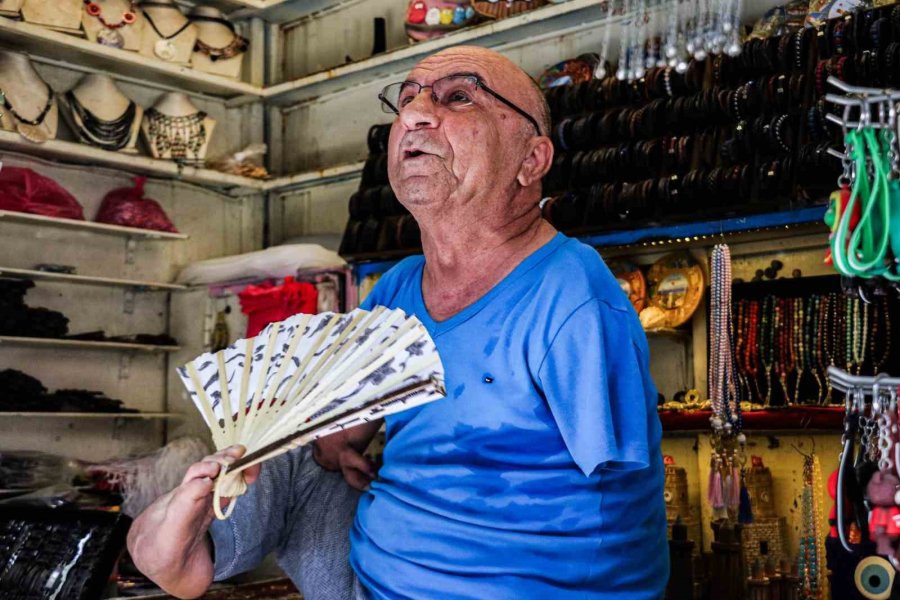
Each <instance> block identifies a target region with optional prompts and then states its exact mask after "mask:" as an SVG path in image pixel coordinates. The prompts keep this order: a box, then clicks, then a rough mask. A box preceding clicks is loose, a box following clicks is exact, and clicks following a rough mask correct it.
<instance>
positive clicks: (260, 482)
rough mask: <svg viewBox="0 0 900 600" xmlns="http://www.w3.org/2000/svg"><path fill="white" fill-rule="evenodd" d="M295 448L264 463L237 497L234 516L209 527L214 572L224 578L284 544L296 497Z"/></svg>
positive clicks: (236, 572) (247, 568) (258, 561)
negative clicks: (243, 491) (253, 478)
mask: <svg viewBox="0 0 900 600" xmlns="http://www.w3.org/2000/svg"><path fill="white" fill-rule="evenodd" d="M298 458H299V457H298V456H297V454H296V451H294V452H288V453H287V454H282V455H281V456H278V457H275V458H273V459H271V460H267V461H265V462H264V463H262V471H261V472H260V475H259V478H258V479H257V480H256V482H254V483H253V484H252V485H250V486H249V487H248V489H247V493H246V494H244V495H243V496H240V497H239V498H237V505H236V506H235V508H234V512H233V513H232V515H231V516H230V517H229V518H228V519H225V520H224V521H220V520H218V519H214V520H213V522H212V524H211V525H210V528H209V534H210V537H211V538H212V542H213V549H214V557H215V565H214V566H215V574H214V579H215V580H216V581H221V580H223V579H227V578H229V577H233V576H234V575H237V574H239V573H244V572H246V571H250V570H251V569H254V568H256V567H257V566H259V564H260V563H261V562H262V560H263V559H264V558H265V557H266V556H267V555H268V554H269V553H270V552H272V551H274V550H276V549H277V548H279V547H280V546H281V544H282V543H283V541H284V540H283V538H282V536H283V534H284V533H285V532H286V531H288V530H289V529H290V528H289V527H288V526H287V520H288V516H289V515H290V513H291V510H292V504H293V502H292V499H293V498H294V496H295V494H294V490H293V487H294V482H293V471H294V470H295V465H294V463H295V462H296V461H297V460H298Z"/></svg>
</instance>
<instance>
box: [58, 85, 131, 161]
mask: <svg viewBox="0 0 900 600" xmlns="http://www.w3.org/2000/svg"><path fill="white" fill-rule="evenodd" d="M66 99H67V100H68V101H69V106H71V107H72V116H73V117H74V119H73V120H74V121H75V125H76V128H75V129H76V133H77V134H78V137H79V138H81V141H82V142H84V143H85V144H90V145H92V146H97V147H99V148H103V149H104V150H113V151H115V150H121V149H122V148H124V147H125V146H127V145H128V142H129V141H130V140H131V132H132V129H133V126H134V119H135V115H136V114H137V105H136V104H135V103H134V102H132V101H129V102H128V108H126V109H125V112H123V113H122V115H121V116H119V117H118V118H116V119H113V120H111V121H107V120H105V119H101V118H100V117H98V116H97V115H95V114H94V113H92V112H91V111H90V110H88V109H87V108H85V107H84V105H82V104H81V102H79V101H78V98H77V97H76V96H75V94H74V93H72V91H71V90H69V91H68V92H66Z"/></svg>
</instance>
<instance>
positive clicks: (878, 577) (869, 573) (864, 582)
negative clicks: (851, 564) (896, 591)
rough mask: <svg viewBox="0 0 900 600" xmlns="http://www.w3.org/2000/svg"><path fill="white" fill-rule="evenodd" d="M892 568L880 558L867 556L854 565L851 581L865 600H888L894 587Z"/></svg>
mask: <svg viewBox="0 0 900 600" xmlns="http://www.w3.org/2000/svg"><path fill="white" fill-rule="evenodd" d="M894 575H895V571H894V567H892V566H891V564H890V563H889V562H888V561H886V560H885V559H884V558H882V557H880V556H868V557H866V558H864V559H863V560H861V561H860V562H859V564H858V565H856V572H855V573H854V574H853V581H854V583H855V584H856V589H857V590H859V593H860V594H862V596H863V598H866V599H867V600H888V599H889V598H890V597H891V589H892V588H893V586H894Z"/></svg>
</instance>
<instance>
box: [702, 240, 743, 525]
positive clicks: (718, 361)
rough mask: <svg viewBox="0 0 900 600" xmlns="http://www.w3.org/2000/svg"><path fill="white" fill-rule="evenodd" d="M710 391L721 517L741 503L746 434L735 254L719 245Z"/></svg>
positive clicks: (715, 499) (714, 494)
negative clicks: (738, 352)
mask: <svg viewBox="0 0 900 600" xmlns="http://www.w3.org/2000/svg"><path fill="white" fill-rule="evenodd" d="M710 263H711V264H710V272H711V275H712V276H711V282H710V325H709V332H710V348H709V349H710V352H709V355H710V359H709V393H710V400H711V403H712V407H713V415H712V417H711V418H710V425H711V426H712V430H713V435H712V440H711V441H712V445H713V452H712V455H711V457H710V472H709V502H710V504H711V505H712V507H713V511H714V513H715V516H716V517H719V516H728V515H729V512H732V513H736V512H737V509H738V507H739V505H740V496H741V493H740V490H741V469H740V463H741V459H742V457H743V448H744V445H745V444H746V441H747V440H746V437H745V436H744V434H743V432H742V431H741V429H742V426H743V422H742V419H741V404H740V389H739V386H738V384H737V380H736V372H737V363H736V361H735V355H734V346H733V341H734V319H733V318H732V314H731V312H732V297H731V253H730V251H729V249H728V246H727V245H725V244H718V245H716V246H715V247H714V248H713V251H712V257H711V260H710Z"/></svg>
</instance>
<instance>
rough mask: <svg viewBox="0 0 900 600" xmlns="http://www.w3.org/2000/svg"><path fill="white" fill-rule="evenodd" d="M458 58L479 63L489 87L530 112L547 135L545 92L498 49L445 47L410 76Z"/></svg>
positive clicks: (417, 66) (411, 72)
mask: <svg viewBox="0 0 900 600" xmlns="http://www.w3.org/2000/svg"><path fill="white" fill-rule="evenodd" d="M460 59H461V60H462V61H467V62H471V63H473V64H475V65H478V66H479V67H480V69H479V70H478V71H476V73H477V74H478V75H480V76H481V78H482V79H483V80H484V82H485V83H486V84H487V85H488V86H489V87H490V88H491V89H493V90H494V91H496V92H498V93H499V94H501V95H502V96H503V97H505V98H507V99H508V100H511V101H512V102H513V103H515V104H516V105H517V106H519V107H520V108H522V109H524V110H525V112H527V113H528V114H529V115H531V116H532V117H533V118H534V119H535V120H536V121H537V122H538V125H539V126H540V130H541V134H542V135H550V133H549V132H550V106H549V105H548V104H547V99H546V98H545V97H544V93H543V92H542V91H541V89H540V88H539V87H538V85H537V83H535V81H534V79H532V78H531V77H530V76H529V75H528V73H526V72H525V71H523V70H522V68H521V67H519V65H517V64H516V63H514V62H513V61H511V60H509V59H508V58H507V57H505V56H503V55H502V54H500V53H499V52H495V51H493V50H488V49H487V48H481V47H479V46H455V47H452V48H446V49H444V50H441V51H440V52H438V53H436V54H432V55H431V56H429V57H428V58H425V59H423V60H422V61H421V62H419V64H417V65H416V66H415V68H413V70H412V71H410V75H413V74H415V73H417V71H420V70H424V71H430V70H433V69H435V68H439V67H440V66H441V65H442V64H445V63H446V62H447V61H448V60H450V61H454V62H455V61H457V60H460Z"/></svg>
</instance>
